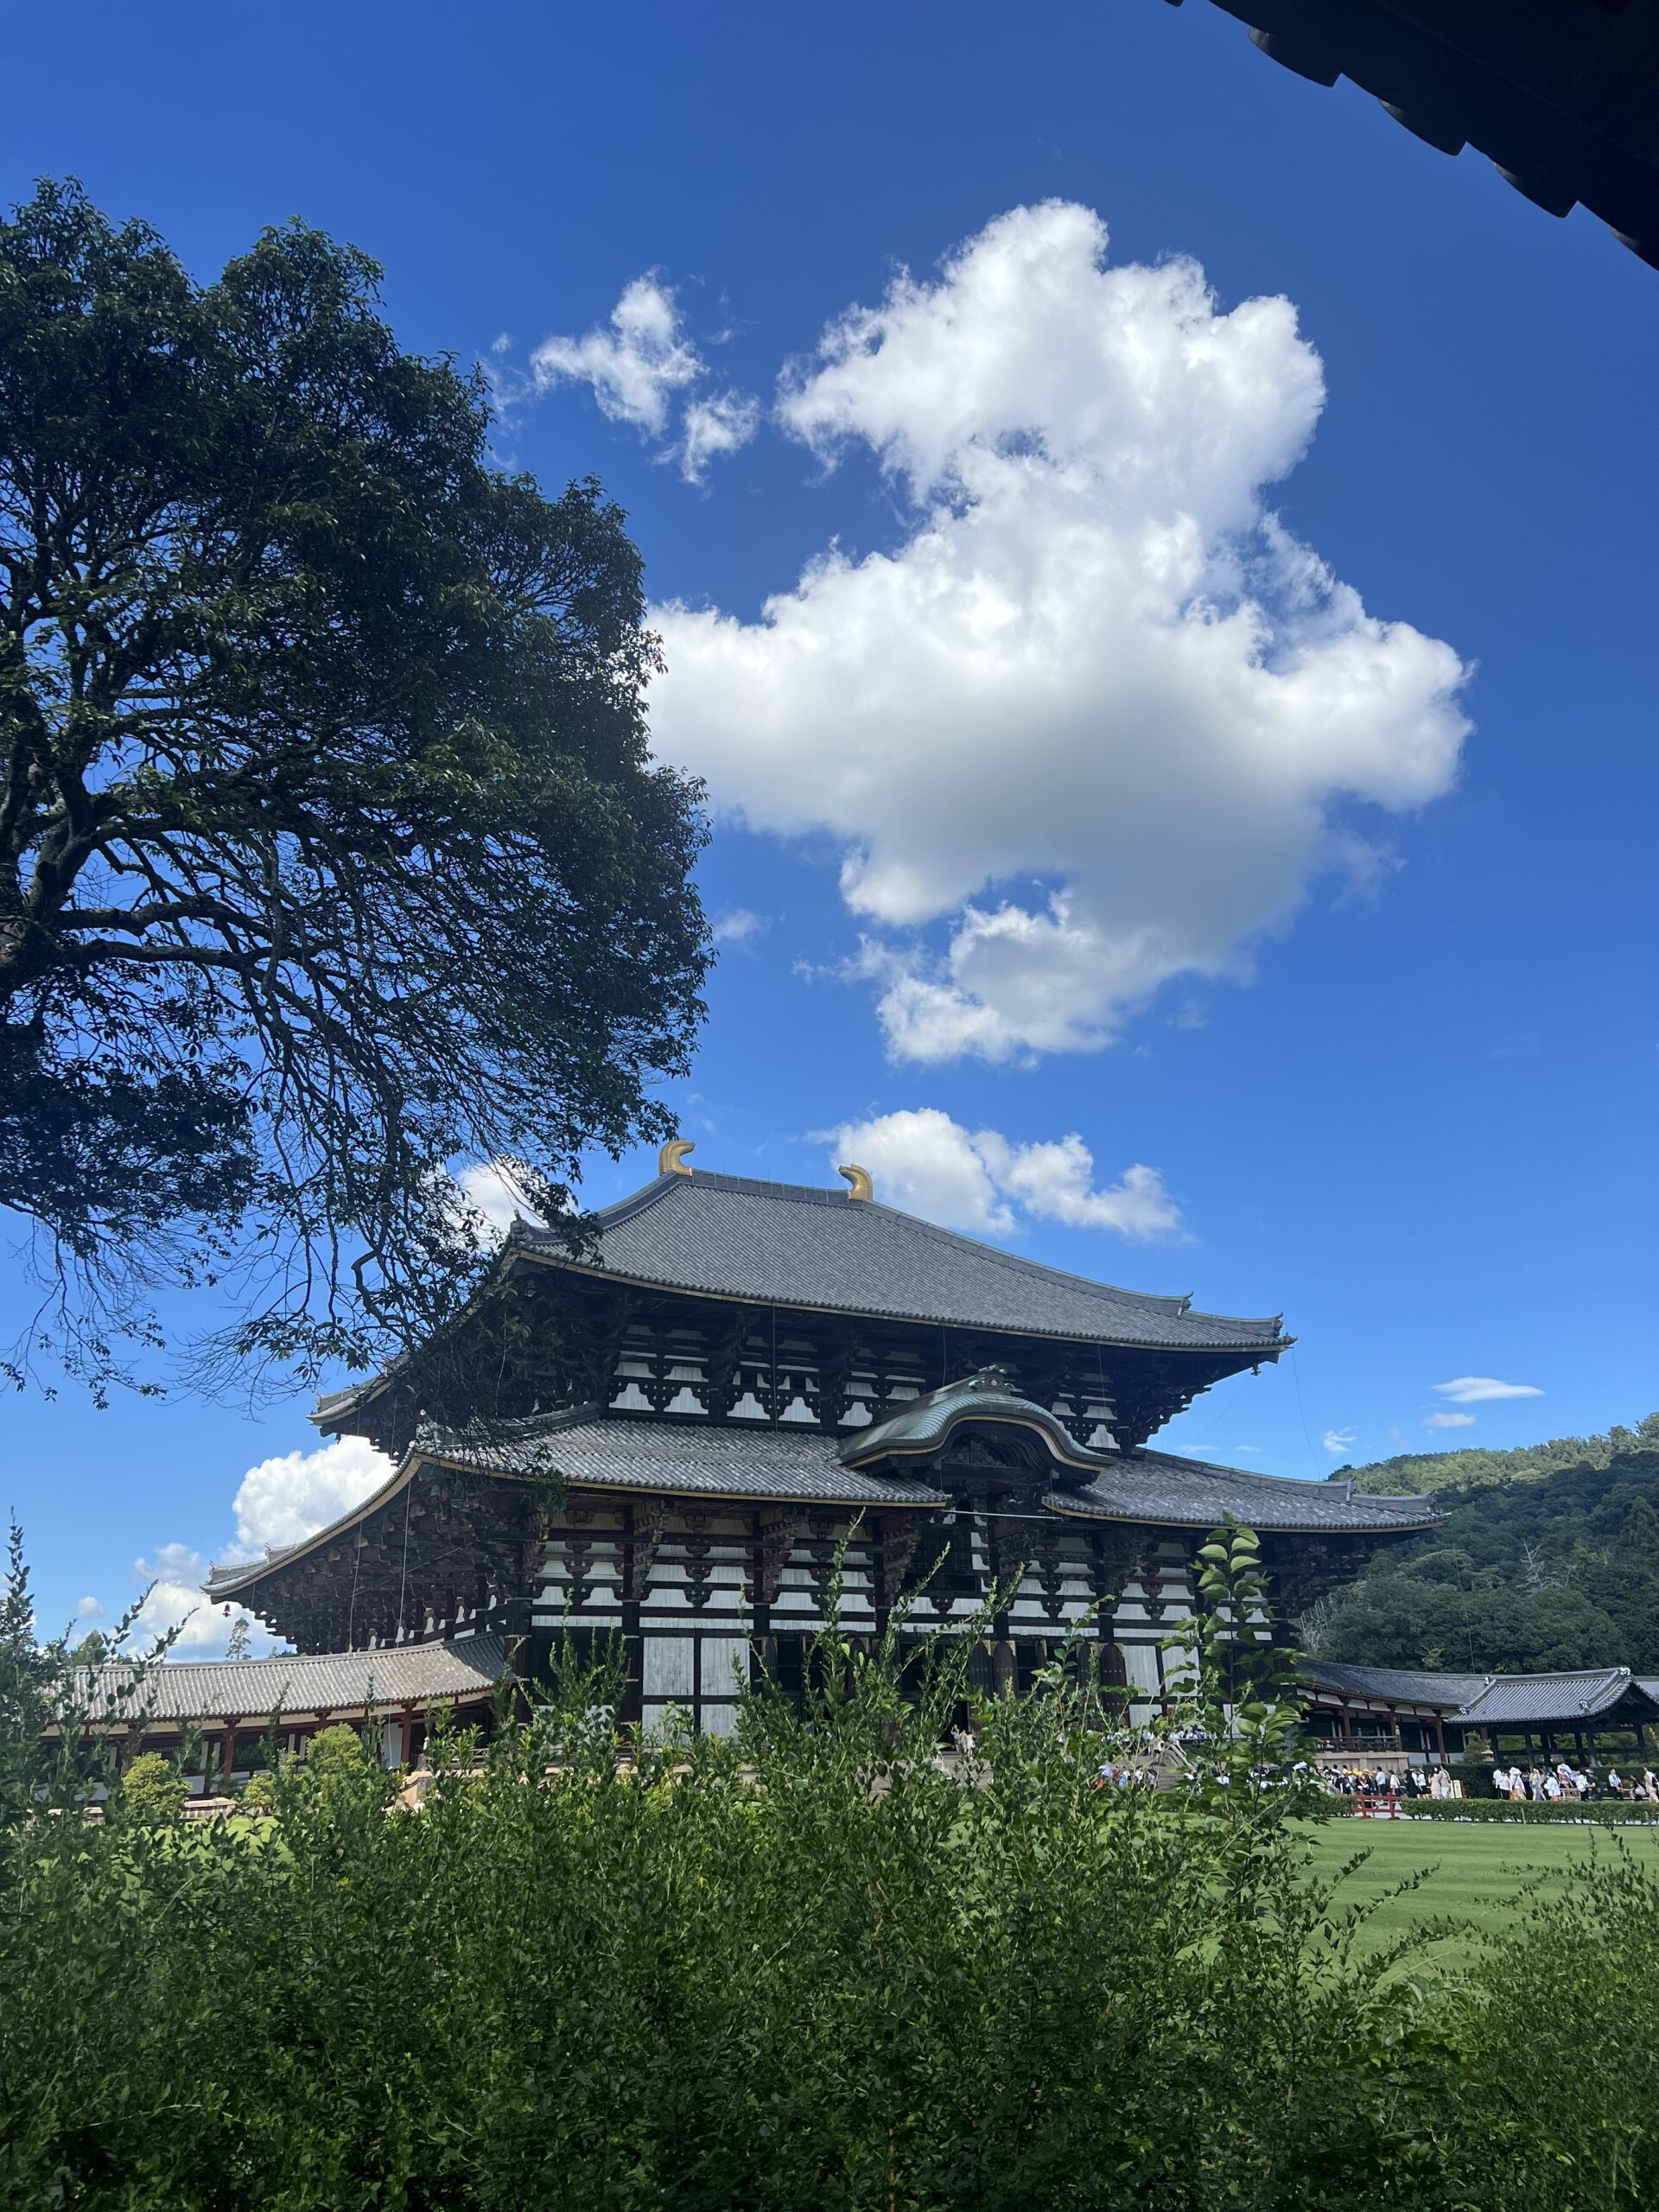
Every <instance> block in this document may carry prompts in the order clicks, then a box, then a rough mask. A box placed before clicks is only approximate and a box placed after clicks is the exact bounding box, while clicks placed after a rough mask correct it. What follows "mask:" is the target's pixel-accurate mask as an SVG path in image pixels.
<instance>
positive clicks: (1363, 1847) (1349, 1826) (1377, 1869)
mask: <svg viewBox="0 0 1659 2212" xmlns="http://www.w3.org/2000/svg"><path fill="white" fill-rule="evenodd" d="M1615 1833H1616V1834H1618V1837H1619V1838H1620V1840H1622V1841H1623V1842H1624V1846H1625V1847H1626V1848H1627V1849H1628V1850H1629V1851H1630V1853H1632V1855H1633V1856H1634V1857H1635V1858H1636V1859H1637V1862H1638V1864H1641V1863H1644V1862H1645V1863H1647V1864H1649V1865H1651V1866H1655V1867H1656V1868H1659V1830H1656V1829H1649V1828H1637V1827H1622V1828H1619V1829H1618V1830H1617V1831H1615ZM1307 1834H1308V1840H1309V1843H1310V1845H1311V1847H1312V1849H1313V1866H1314V1871H1315V1872H1317V1873H1319V1875H1322V1876H1326V1877H1328V1876H1329V1875H1331V1874H1332V1873H1334V1872H1336V1870H1337V1869H1338V1867H1339V1866H1341V1865H1342V1864H1343V1863H1344V1860H1346V1859H1349V1858H1351V1856H1352V1855H1353V1854H1354V1853H1357V1852H1360V1851H1366V1852H1369V1853H1370V1857H1369V1859H1367V1861H1366V1863H1365V1865H1364V1866H1363V1867H1362V1868H1361V1869H1360V1871H1359V1872H1357V1874H1355V1875H1353V1876H1352V1877H1351V1878H1350V1880H1349V1881H1348V1882H1347V1883H1345V1884H1344V1887H1343V1889H1342V1891H1340V1892H1339V1894H1338V1903H1340V1901H1341V1898H1342V1897H1348V1898H1349V1899H1351V1900H1358V1899H1362V1898H1363V1899H1370V1898H1373V1897H1381V1898H1383V1903H1382V1904H1379V1905H1378V1907H1377V1910H1376V1914H1375V1915H1374V1916H1373V1917H1372V1919H1371V1920H1370V1922H1369V1923H1367V1927H1366V1931H1365V1936H1364V1937H1363V1939H1362V1940H1363V1942H1365V1943H1366V1944H1367V1945H1374V1944H1380V1943H1386V1942H1393V1941H1394V1940H1395V1938H1396V1937H1397V1936H1402V1935H1403V1934H1405V1933H1406V1932H1407V1931H1408V1930H1409V1929H1412V1928H1414V1927H1415V1926H1417V1925H1418V1924H1420V1923H1421V1922H1423V1921H1425V1920H1429V1919H1433V1918H1435V1917H1437V1916H1453V1917H1455V1918H1457V1919H1459V1920H1462V1921H1466V1922H1471V1923H1474V1926H1475V1928H1477V1929H1479V1930H1481V1931H1483V1932H1485V1933H1488V1934H1495V1933H1497V1932H1500V1931H1501V1930H1502V1929H1503V1928H1504V1927H1505V1926H1510V1927H1513V1926H1516V1925H1519V1924H1522V1916H1523V1915H1524V1914H1525V1913H1526V1912H1527V1911H1529V1910H1530V1908H1531V1907H1532V1905H1533V1904H1548V1900H1549V1899H1550V1898H1551V1897H1560V1895H1562V1894H1563V1892H1564V1891H1565V1890H1566V1889H1567V1885H1569V1884H1570V1883H1571V1881H1572V1880H1573V1872H1574V1869H1575V1868H1576V1867H1578V1866H1581V1865H1582V1864H1583V1863H1584V1862H1585V1861H1586V1859H1588V1858H1589V1857H1590V1856H1591V1854H1592V1852H1596V1851H1599V1852H1601V1853H1604V1854H1605V1853H1609V1852H1611V1850H1612V1849H1613V1848H1615V1847H1614V1846H1613V1844H1612V1843H1611V1840H1610V1838H1609V1836H1608V1834H1606V1832H1605V1831H1601V1830H1595V1829H1591V1828H1580V1827H1543V1826H1540V1827H1522V1825H1521V1824H1520V1823H1519V1822H1516V1824H1515V1825H1514V1826H1513V1827H1511V1826H1510V1824H1509V1823H1508V1822H1498V1821H1491V1822H1487V1823H1483V1824H1482V1825H1480V1826H1478V1827H1477V1826H1474V1825H1472V1824H1471V1826H1469V1827H1459V1826H1457V1825H1454V1824H1452V1823H1450V1822H1445V1821H1354V1820H1335V1821H1326V1822H1323V1823H1320V1824H1319V1825H1317V1826H1315V1825H1312V1824H1310V1826H1309V1828H1308V1831H1307ZM1424 1870H1427V1872H1428V1878H1427V1880H1426V1881H1424V1882H1423V1883H1422V1884H1421V1885H1420V1886H1419V1887H1418V1888H1416V1889H1414V1890H1412V1891H1408V1892H1407V1893H1406V1894H1405V1895H1404V1896H1402V1897H1389V1896H1388V1895H1387V1894H1386V1893H1387V1892H1388V1891H1391V1890H1393V1889H1395V1887H1396V1885H1398V1884H1399V1883H1401V1882H1402V1881H1404V1880H1406V1879H1408V1878H1409V1877H1410V1876H1411V1875H1413V1874H1415V1873H1418V1872H1422V1871H1424ZM1532 1881H1537V1882H1538V1883H1539V1885H1540V1886H1539V1888H1538V1890H1537V1891H1536V1892H1535V1893H1532V1894H1522V1892H1523V1891H1525V1890H1526V1885H1527V1884H1528V1883H1529V1882H1532ZM1474 1949H1475V1946H1474V1944H1473V1942H1471V1941H1470V1940H1469V1939H1468V1938H1466V1937H1465V1938H1464V1939H1461V1940H1460V1939H1459V1938H1457V1937H1450V1938H1443V1939H1442V1940H1440V1942H1436V1943H1434V1944H1433V1946H1432V1947H1431V1948H1430V1949H1429V1951H1428V1952H1427V1954H1426V1956H1427V1957H1428V1958H1430V1959H1432V1961H1433V1962H1434V1963H1435V1964H1436V1965H1437V1966H1440V1967H1457V1966H1459V1965H1461V1964H1463V1963H1465V1961H1467V1960H1468V1959H1470V1958H1471V1957H1472V1955H1473V1954H1474Z"/></svg>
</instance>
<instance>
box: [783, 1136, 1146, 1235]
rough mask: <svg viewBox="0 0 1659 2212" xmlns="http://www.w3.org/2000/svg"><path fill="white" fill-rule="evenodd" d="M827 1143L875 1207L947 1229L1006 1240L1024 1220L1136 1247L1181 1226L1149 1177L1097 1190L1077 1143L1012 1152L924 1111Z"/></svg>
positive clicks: (1139, 1171)
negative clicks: (864, 1182)
mask: <svg viewBox="0 0 1659 2212" xmlns="http://www.w3.org/2000/svg"><path fill="white" fill-rule="evenodd" d="M827 1134H828V1135H829V1142H830V1147H831V1156H832V1159H833V1160H835V1162H836V1163H837V1164H839V1163H840V1162H842V1161H843V1160H856V1161H857V1163H858V1164H859V1166H861V1167H868V1169H869V1171H870V1173H871V1174H872V1176H873V1177H874V1180H875V1186H876V1195H877V1197H878V1198H884V1199H886V1200H887V1202H888V1203H889V1204H890V1205H896V1206H899V1207H901V1208H903V1210H904V1211H906V1212H907V1213H918V1214H921V1215H923V1216H924V1217H925V1218H926V1219H927V1220H929V1221H937V1222H938V1223H940V1224H942V1225H943V1226H944V1227H945V1228H947V1229H967V1230H977V1231H979V1232H981V1233H983V1234H987V1235H990V1236H1009V1235H1011V1234H1012V1233H1013V1232H1014V1230H1017V1229H1018V1228H1019V1227H1020V1219H1021V1217H1022V1216H1024V1217H1027V1218H1029V1219H1032V1220H1036V1221H1058V1222H1064V1223H1065V1224H1068V1225H1069V1226H1071V1227H1072V1228H1078V1229H1110V1230H1116V1232H1117V1233H1118V1234H1119V1235H1120V1236H1132V1237H1139V1238H1147V1237H1154V1236H1169V1235H1172V1234H1173V1233H1174V1232H1175V1231H1176V1230H1179V1226H1180V1218H1181V1217H1180V1210H1179V1207H1178V1206H1177V1205H1176V1204H1175V1202H1174V1200H1173V1198H1171V1197H1170V1195H1169V1193H1168V1192H1167V1191H1166V1190H1165V1188H1164V1183H1163V1178H1162V1177H1161V1176H1160V1173H1159V1172H1158V1170H1157V1169H1156V1168H1155V1167H1144V1166H1134V1167H1130V1168H1128V1169H1126V1170H1125V1171H1124V1173H1123V1176H1122V1180H1121V1181H1120V1182H1118V1183H1116V1184H1113V1185H1110V1186H1109V1187H1107V1188H1104V1189H1100V1188H1096V1185H1095V1180H1094V1176H1095V1163H1094V1156H1093V1154H1091V1153H1090V1150H1089V1147H1088V1146H1087V1145H1085V1144H1084V1141H1083V1139H1082V1138H1081V1137H1080V1136H1078V1135H1076V1134H1075V1133H1073V1134H1072V1135H1068V1136H1064V1137H1061V1138H1058V1140H1056V1141H1052V1142H1050V1143H1037V1144H1014V1143H1010V1141H1008V1139H1007V1137H1005V1136H1003V1135H1001V1133H1000V1132H999V1131H998V1130H995V1129H977V1130H971V1131H970V1130H969V1129H966V1128H963V1126H962V1124H961V1123H960V1122H955V1121H952V1119H951V1118H950V1115H949V1114H946V1113H944V1112H943V1111H942V1110H941V1109H939V1108H938V1107H937V1106H922V1107H917V1108H913V1109H909V1110H907V1111H904V1112H899V1113H895V1114H881V1115H878V1116H875V1117H874V1119H873V1120H870V1121H867V1122H842V1125H841V1127H840V1128H836V1129H832V1130H830V1131H829V1132H828V1133H827Z"/></svg>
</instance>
